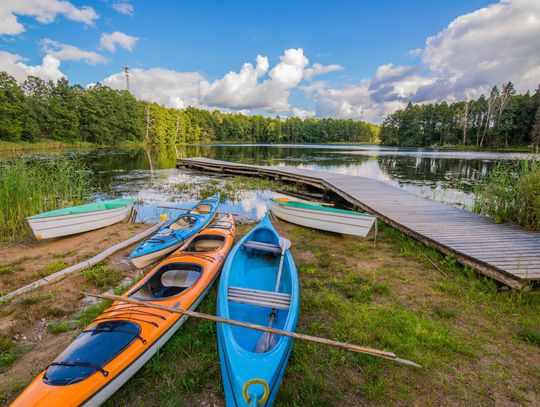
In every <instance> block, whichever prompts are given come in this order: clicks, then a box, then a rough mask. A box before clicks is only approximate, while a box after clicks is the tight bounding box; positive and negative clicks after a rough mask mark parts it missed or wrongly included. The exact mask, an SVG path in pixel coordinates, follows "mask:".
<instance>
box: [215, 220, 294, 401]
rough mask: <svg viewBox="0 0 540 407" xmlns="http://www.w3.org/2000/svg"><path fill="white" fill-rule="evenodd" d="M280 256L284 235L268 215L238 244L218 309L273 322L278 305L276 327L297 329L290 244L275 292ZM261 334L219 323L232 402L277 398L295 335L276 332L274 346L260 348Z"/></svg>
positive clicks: (228, 395)
mask: <svg viewBox="0 0 540 407" xmlns="http://www.w3.org/2000/svg"><path fill="white" fill-rule="evenodd" d="M280 257H281V248H280V246H279V235H278V233H277V232H276V230H275V229H274V227H273V226H272V223H271V222H270V219H269V218H268V215H266V217H265V218H264V219H263V220H262V221H261V222H260V223H259V224H258V225H257V226H256V227H255V228H254V229H253V230H251V232H249V233H248V234H247V235H246V236H244V237H243V238H242V239H241V240H240V241H239V242H238V243H237V244H236V246H235V247H234V248H233V249H232V251H231V253H230V254H229V257H228V258H227V261H226V262H225V265H224V266H223V271H222V274H221V279H220V284H219V290H218V300H217V314H218V315H219V316H220V317H223V318H231V319H235V320H238V321H244V322H251V323H254V324H259V325H263V326H268V325H269V324H270V316H271V313H272V310H273V309H274V310H275V318H274V320H273V323H272V327H273V328H278V329H284V330H287V331H291V332H294V330H295V329H296V323H297V321H298V312H299V297H300V293H299V289H298V274H297V271H296V265H295V264H294V260H293V258H292V255H291V253H290V252H289V250H286V251H285V253H284V259H283V269H282V275H281V283H280V285H279V289H278V292H275V285H276V281H277V272H278V268H279V263H280ZM262 335H264V333H263V332H260V331H256V330H252V329H248V328H243V327H238V326H232V325H227V324H221V323H218V324H217V336H218V348H219V359H220V364H221V373H222V376H223V385H224V390H225V398H226V402H227V406H271V405H272V404H273V402H274V399H275V397H276V394H277V391H278V389H279V385H280V382H281V379H282V377H283V374H284V373H285V368H286V366H287V361H288V359H289V355H290V353H291V349H292V344H293V339H292V338H289V337H284V336H277V337H274V338H272V340H271V341H269V342H270V346H269V348H267V349H265V348H264V347H263V348H262V349H261V347H260V343H261V336H262ZM272 342H273V343H272ZM267 345H268V343H267Z"/></svg>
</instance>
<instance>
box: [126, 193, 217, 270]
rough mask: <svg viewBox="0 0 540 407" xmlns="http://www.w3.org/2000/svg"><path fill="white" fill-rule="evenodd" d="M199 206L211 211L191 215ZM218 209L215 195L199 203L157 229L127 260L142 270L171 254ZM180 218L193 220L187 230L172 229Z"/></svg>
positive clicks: (212, 217)
mask: <svg viewBox="0 0 540 407" xmlns="http://www.w3.org/2000/svg"><path fill="white" fill-rule="evenodd" d="M200 205H203V206H207V207H209V208H211V209H210V210H209V211H208V212H207V213H205V214H199V213H192V212H193V211H194V209H196V208H197V207H198V206H200ZM218 207H219V194H216V195H214V196H213V197H211V198H209V199H205V200H203V201H200V202H199V203H197V204H196V205H194V206H193V208H192V209H190V210H189V211H188V212H185V213H182V214H181V215H179V216H178V217H176V218H174V219H173V220H171V221H169V222H168V223H167V224H165V225H164V226H163V227H161V228H160V229H158V230H157V232H156V233H154V234H153V235H152V236H150V237H149V238H148V239H146V240H144V241H143V242H141V243H140V244H139V245H138V246H137V247H136V248H135V250H133V252H132V253H131V254H130V255H129V260H130V261H131V263H132V264H133V265H134V266H135V267H137V268H143V267H145V266H147V265H149V264H151V263H153V262H155V261H157V260H159V259H160V258H162V257H163V256H165V255H167V254H169V253H171V252H173V251H174V250H176V249H177V248H178V247H180V246H181V245H182V244H183V243H184V242H185V241H186V240H188V239H189V238H191V237H192V236H193V235H194V234H196V233H197V232H199V231H200V230H201V229H203V228H204V227H206V226H207V225H208V224H209V223H210V222H211V221H212V219H214V217H215V216H216V214H217V208H218ZM181 218H195V220H194V223H193V224H192V225H191V226H190V227H189V228H185V229H172V225H174V224H175V222H177V221H178V220H179V219H181Z"/></svg>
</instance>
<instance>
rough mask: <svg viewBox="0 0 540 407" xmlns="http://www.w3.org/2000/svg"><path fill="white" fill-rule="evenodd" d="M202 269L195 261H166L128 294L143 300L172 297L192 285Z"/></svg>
mask: <svg viewBox="0 0 540 407" xmlns="http://www.w3.org/2000/svg"><path fill="white" fill-rule="evenodd" d="M203 270H204V268H203V266H201V265H200V264H195V263H167V264H165V265H164V266H162V267H160V268H159V269H158V270H156V271H155V272H154V274H152V276H151V277H150V278H149V279H148V280H147V281H146V282H145V283H144V284H143V285H142V286H140V287H139V288H138V289H137V290H135V291H133V292H132V293H130V294H129V296H130V297H134V298H139V299H145V300H148V299H162V298H169V297H173V296H175V295H178V294H180V293H181V292H182V291H185V290H187V289H188V288H190V287H191V286H193V285H194V284H195V283H196V282H197V281H198V280H199V278H200V277H201V275H202V272H203Z"/></svg>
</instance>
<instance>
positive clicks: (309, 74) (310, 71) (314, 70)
mask: <svg viewBox="0 0 540 407" xmlns="http://www.w3.org/2000/svg"><path fill="white" fill-rule="evenodd" d="M344 69H345V68H344V67H343V66H341V65H338V64H330V65H321V64H319V63H315V64H313V65H312V66H311V68H307V69H306V70H305V71H304V79H307V80H308V81H310V80H311V79H313V77H314V76H317V75H321V74H323V73H327V72H334V71H342V70H344Z"/></svg>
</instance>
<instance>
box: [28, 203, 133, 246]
mask: <svg viewBox="0 0 540 407" xmlns="http://www.w3.org/2000/svg"><path fill="white" fill-rule="evenodd" d="M132 209H133V205H128V206H125V207H121V208H115V209H106V210H101V211H96V212H87V213H80V214H76V215H63V216H50V217H44V218H28V220H27V221H28V225H29V226H30V229H32V232H33V233H34V236H35V237H36V239H37V240H41V239H51V238H55V237H61V236H69V235H75V234H77V233H83V232H88V231H90V230H95V229H101V228H104V227H106V226H110V225H114V224H115V223H118V222H121V221H123V220H124V219H125V218H126V217H127V216H128V215H129V214H130V213H131V211H132Z"/></svg>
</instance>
